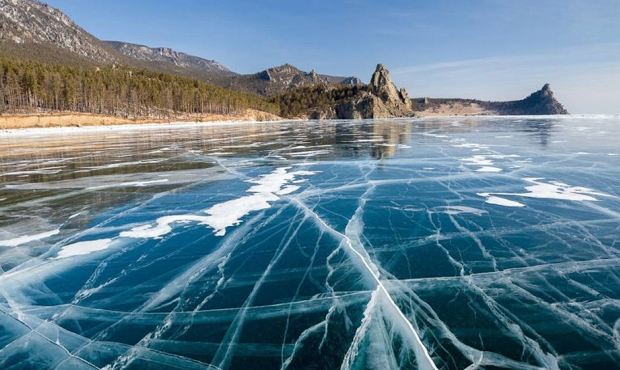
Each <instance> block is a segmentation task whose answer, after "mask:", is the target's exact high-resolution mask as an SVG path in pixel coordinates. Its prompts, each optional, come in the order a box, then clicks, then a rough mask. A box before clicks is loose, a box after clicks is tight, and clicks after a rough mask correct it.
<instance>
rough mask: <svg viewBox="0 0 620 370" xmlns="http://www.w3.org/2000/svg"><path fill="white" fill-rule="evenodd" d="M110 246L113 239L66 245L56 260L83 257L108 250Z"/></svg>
mask: <svg viewBox="0 0 620 370" xmlns="http://www.w3.org/2000/svg"><path fill="white" fill-rule="evenodd" d="M110 244H112V239H96V240H87V241H83V242H77V243H73V244H69V245H65V246H64V247H62V249H61V250H60V251H59V252H58V256H57V257H56V258H67V257H73V256H81V255H84V254H89V253H93V252H97V251H102V250H104V249H107V248H108V247H109V246H110Z"/></svg>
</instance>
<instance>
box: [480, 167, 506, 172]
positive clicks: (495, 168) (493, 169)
mask: <svg viewBox="0 0 620 370" xmlns="http://www.w3.org/2000/svg"><path fill="white" fill-rule="evenodd" d="M476 172H502V169H501V168H499V167H493V166H484V167H480V168H478V169H477V170H476Z"/></svg>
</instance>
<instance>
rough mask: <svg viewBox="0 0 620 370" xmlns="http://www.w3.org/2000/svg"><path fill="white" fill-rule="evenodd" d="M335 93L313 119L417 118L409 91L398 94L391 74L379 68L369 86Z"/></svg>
mask: <svg viewBox="0 0 620 370" xmlns="http://www.w3.org/2000/svg"><path fill="white" fill-rule="evenodd" d="M340 90H341V91H335V94H333V93H334V92H332V95H333V96H336V98H335V99H332V103H331V104H328V105H327V106H324V107H319V108H315V109H312V110H311V112H310V114H309V117H310V118H314V119H330V118H337V119H360V118H389V117H406V116H411V115H413V107H412V102H411V99H409V96H408V94H407V91H406V90H405V89H400V90H398V89H397V88H396V85H394V82H392V78H391V77H390V72H389V71H388V70H387V68H385V66H383V64H378V65H377V68H376V69H375V72H374V73H373V74H372V76H371V77H370V83H369V84H368V85H367V86H363V85H356V88H353V89H350V88H346V87H341V88H340Z"/></svg>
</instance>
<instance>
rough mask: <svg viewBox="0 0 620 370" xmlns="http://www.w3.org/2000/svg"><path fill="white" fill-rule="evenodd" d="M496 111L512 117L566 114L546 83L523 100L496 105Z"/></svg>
mask: <svg viewBox="0 0 620 370" xmlns="http://www.w3.org/2000/svg"><path fill="white" fill-rule="evenodd" d="M496 110H497V111H498V112H499V113H500V114H514V115H521V114H522V115H539V114H568V111H567V110H566V109H565V108H564V106H563V105H562V104H561V103H560V102H559V101H558V100H557V99H556V98H555V96H554V95H553V91H551V87H550V86H549V84H548V83H547V84H545V85H544V86H543V87H542V89H540V90H538V91H536V92H534V93H532V94H530V95H529V96H528V97H527V98H525V99H523V100H516V101H512V102H503V103H500V104H497V106H496Z"/></svg>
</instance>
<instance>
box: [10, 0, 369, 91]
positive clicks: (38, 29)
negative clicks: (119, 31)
mask: <svg viewBox="0 0 620 370" xmlns="http://www.w3.org/2000/svg"><path fill="white" fill-rule="evenodd" d="M0 43H1V44H2V45H1V47H0V50H2V51H3V52H4V53H5V54H9V55H17V56H19V57H28V58H36V59H37V60H39V61H44V62H48V61H50V60H52V61H56V62H64V63H72V64H80V63H88V64H93V65H108V64H120V65H128V66H131V67H136V68H148V69H152V70H155V71H160V72H165V73H174V74H178V75H183V76H187V77H192V78H197V79H200V80H203V81H206V82H210V83H213V84H216V85H219V86H221V87H227V88H233V89H236V90H239V91H244V92H249V93H254V94H258V95H262V96H275V95H278V94H281V93H283V92H284V91H286V90H288V89H294V88H297V87H301V86H308V85H313V84H317V83H324V84H337V83H349V84H350V83H361V81H360V80H359V79H357V78H355V77H338V76H329V75H319V74H317V73H316V72H314V71H311V72H304V71H301V70H299V69H298V68H296V67H294V66H292V65H289V64H284V65H282V66H277V67H272V68H269V69H266V70H264V71H261V72H258V73H253V74H239V73H235V72H233V71H231V70H230V69H229V68H228V67H226V66H224V65H223V64H221V63H219V62H217V61H215V60H209V59H205V58H201V57H197V56H193V55H189V54H186V53H183V52H179V51H175V50H173V49H171V48H167V47H149V46H145V45H139V44H133V43H129V42H123V41H102V40H99V39H98V38H96V37H95V36H93V35H91V34H90V33H88V32H87V31H86V30H84V29H83V28H81V27H80V26H78V25H77V24H76V23H75V22H73V20H71V18H69V17H68V16H67V15H65V14H64V13H63V12H62V11H60V10H58V9H56V8H54V7H51V6H49V5H47V4H45V3H43V2H39V1H36V0H0ZM33 45H34V46H36V47H32V46H33ZM50 55H51V58H50Z"/></svg>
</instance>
